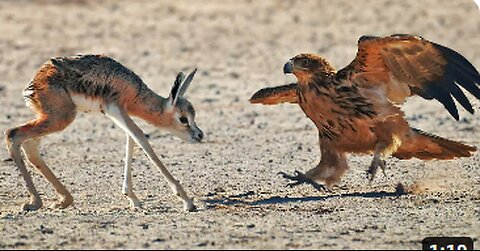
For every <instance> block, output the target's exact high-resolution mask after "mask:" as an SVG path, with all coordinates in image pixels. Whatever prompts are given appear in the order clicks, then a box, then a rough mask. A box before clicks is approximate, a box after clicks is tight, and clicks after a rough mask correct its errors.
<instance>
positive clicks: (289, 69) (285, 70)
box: [283, 60, 293, 74]
mask: <svg viewBox="0 0 480 251" xmlns="http://www.w3.org/2000/svg"><path fill="white" fill-rule="evenodd" d="M292 72H293V62H292V60H288V62H286V63H285V65H284V66H283V73H284V74H287V73H292Z"/></svg>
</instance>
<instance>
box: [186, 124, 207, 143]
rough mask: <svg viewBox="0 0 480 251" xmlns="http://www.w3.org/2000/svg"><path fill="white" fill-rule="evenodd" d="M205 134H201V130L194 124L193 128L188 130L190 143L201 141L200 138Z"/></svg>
mask: <svg viewBox="0 0 480 251" xmlns="http://www.w3.org/2000/svg"><path fill="white" fill-rule="evenodd" d="M204 136H205V135H204V134H203V132H202V130H200V128H198V127H197V126H195V128H192V130H191V132H190V142H192V143H199V142H202V139H203V137H204Z"/></svg>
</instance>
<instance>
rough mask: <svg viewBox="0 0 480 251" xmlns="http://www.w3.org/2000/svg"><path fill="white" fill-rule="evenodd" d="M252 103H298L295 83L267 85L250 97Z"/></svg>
mask: <svg viewBox="0 0 480 251" xmlns="http://www.w3.org/2000/svg"><path fill="white" fill-rule="evenodd" d="M250 103H252V104H257V103H259V104H264V105H276V104H279V103H298V98H297V84H296V83H292V84H288V85H281V86H276V87H268V88H263V89H260V90H258V91H257V92H255V93H254V94H253V96H252V97H251V98H250Z"/></svg>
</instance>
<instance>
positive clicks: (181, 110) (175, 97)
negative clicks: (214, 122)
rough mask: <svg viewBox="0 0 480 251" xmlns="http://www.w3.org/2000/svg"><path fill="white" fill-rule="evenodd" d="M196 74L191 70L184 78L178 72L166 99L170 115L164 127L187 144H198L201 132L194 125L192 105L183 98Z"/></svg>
mask: <svg viewBox="0 0 480 251" xmlns="http://www.w3.org/2000/svg"><path fill="white" fill-rule="evenodd" d="M196 72H197V69H195V70H193V71H192V72H191V73H190V74H189V75H188V76H187V77H186V78H185V74H183V72H179V73H178V74H177V77H176V78H175V82H174V84H173V87H172V90H171V92H170V95H169V97H168V99H167V103H168V104H167V107H166V110H167V113H169V114H170V116H171V118H170V123H169V126H168V127H166V129H167V130H168V131H170V132H171V133H173V134H174V135H175V136H177V137H179V138H181V139H183V140H185V141H189V142H193V143H195V142H200V141H202V139H203V136H204V134H203V132H202V130H200V128H198V126H197V124H196V123H195V109H194V108H193V105H192V104H191V103H190V102H189V101H188V100H187V99H186V98H184V97H183V95H184V94H185V92H186V91H187V89H188V87H189V86H190V83H191V82H192V79H193V77H194V75H195V73H196Z"/></svg>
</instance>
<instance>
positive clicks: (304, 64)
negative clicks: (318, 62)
mask: <svg viewBox="0 0 480 251" xmlns="http://www.w3.org/2000/svg"><path fill="white" fill-rule="evenodd" d="M300 63H301V64H302V66H303V67H309V66H310V64H311V60H310V59H308V58H304V59H302V60H301V61H300Z"/></svg>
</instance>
